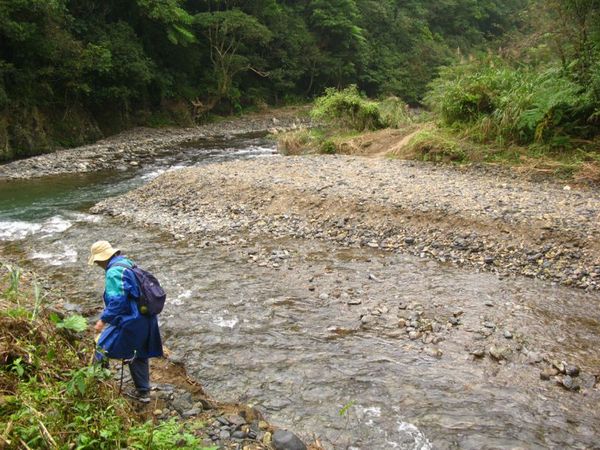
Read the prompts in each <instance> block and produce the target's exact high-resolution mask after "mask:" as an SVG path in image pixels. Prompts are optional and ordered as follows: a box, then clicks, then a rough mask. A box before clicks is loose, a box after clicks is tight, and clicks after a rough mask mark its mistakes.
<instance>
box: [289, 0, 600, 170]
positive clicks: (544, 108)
mask: <svg viewBox="0 0 600 450" xmlns="http://www.w3.org/2000/svg"><path fill="white" fill-rule="evenodd" d="M459 3H460V4H462V3H463V2H457V5H458V4H459ZM464 3H467V2H464ZM462 6H464V5H462ZM513 6H515V7H516V5H513ZM432 8H433V7H432ZM375 10H376V8H375ZM520 17H521V20H522V21H523V24H524V26H523V27H522V30H518V29H516V30H513V31H512V32H510V33H508V34H506V35H505V36H504V37H503V38H502V41H497V42H499V43H500V42H501V44H502V45H500V44H499V50H498V51H497V52H492V51H487V52H485V53H483V52H482V53H477V52H474V53H473V54H472V55H471V56H470V57H468V58H465V57H463V56H462V53H459V54H458V55H457V56H458V57H457V58H455V59H454V61H453V62H452V64H449V65H447V66H445V67H442V68H440V69H439V71H438V75H437V77H436V78H435V79H434V80H432V81H431V82H430V83H429V84H428V87H427V89H428V90H427V92H424V91H421V93H420V94H419V98H422V100H423V104H424V105H426V106H427V107H428V109H429V113H428V114H422V115H421V116H420V117H419V118H418V119H417V118H415V117H411V115H410V114H409V113H408V109H407V108H406V105H404V103H403V102H402V101H400V100H397V99H395V98H394V97H391V98H389V99H387V100H383V101H372V100H369V99H367V98H366V97H365V96H364V95H362V94H361V93H360V92H359V90H358V88H357V87H356V86H352V87H350V88H346V89H342V90H335V89H328V90H326V93H325V95H324V96H323V97H320V98H318V99H317V100H316V102H315V107H314V109H313V112H312V116H313V118H315V119H317V120H318V121H319V123H321V124H322V125H323V126H324V128H323V129H321V130H320V131H319V133H315V132H314V131H313V132H305V131H300V132H296V133H292V134H291V135H287V136H284V137H283V138H282V139H281V142H282V145H281V147H282V148H283V150H284V151H288V152H291V153H299V152H301V150H300V148H301V146H304V147H305V148H307V149H308V151H313V152H314V151H315V150H320V151H321V152H324V153H333V152H336V153H337V152H347V151H348V149H349V152H350V153H353V152H354V153H356V152H358V153H369V151H368V150H367V151H365V150H364V148H363V147H364V145H363V144H365V143H364V142H363V143H362V144H361V142H360V141H358V145H357V139H356V135H352V136H349V138H348V139H344V136H345V134H348V133H349V132H351V131H367V132H368V131H372V130H378V129H381V128H384V127H392V128H401V129H402V128H405V129H408V130H409V132H408V133H407V134H406V136H400V140H398V139H396V140H394V139H391V140H390V146H389V147H390V149H389V152H387V154H388V155H390V156H395V157H401V158H413V159H422V160H427V161H434V162H452V163H469V162H488V163H502V164H510V165H517V166H522V167H523V168H524V169H531V170H533V171H538V172H539V171H542V172H549V173H555V174H558V175H561V176H568V177H575V178H577V179H580V180H587V181H600V152H599V151H598V148H600V145H599V144H600V137H599V134H600V3H598V2H597V1H593V0H569V1H558V0H553V1H549V2H547V1H545V2H542V1H537V0H532V1H529V2H527V8H523V9H522V14H521V16H520ZM448 20H449V21H452V20H453V19H451V18H448ZM446 25H448V23H446ZM405 83H406V81H405ZM423 94H424V95H423ZM405 95H406V94H405ZM421 96H422V97H421ZM404 98H411V96H410V95H406V96H405V97H404ZM411 123H413V126H416V127H419V128H420V130H418V131H417V132H414V129H413V128H412V127H408V128H407V126H408V125H409V124H411ZM415 123H417V124H416V125H414V124H415ZM409 135H410V136H409ZM396 136H397V135H396ZM404 137H406V140H404ZM388 138H389V136H388V135H387V134H385V133H382V134H381V137H380V138H379V139H380V140H383V139H388ZM377 139H378V138H373V139H370V140H369V142H368V145H371V144H372V143H373V142H375V141H377ZM361 145H363V147H361ZM374 147H376V148H377V150H378V151H376V152H375V153H386V152H385V151H383V152H382V151H381V145H377V146H374ZM370 153H373V152H370Z"/></svg>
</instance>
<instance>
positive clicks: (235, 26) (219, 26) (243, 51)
mask: <svg viewBox="0 0 600 450" xmlns="http://www.w3.org/2000/svg"><path fill="white" fill-rule="evenodd" d="M195 23H196V25H197V26H198V28H199V29H200V30H201V31H202V33H203V34H204V36H205V37H206V39H207V43H208V47H209V52H210V60H211V62H212V65H213V73H214V76H215V81H216V90H215V92H214V96H215V99H216V100H215V99H213V101H218V100H220V99H222V98H226V99H229V100H232V101H234V102H235V101H237V100H238V98H239V92H238V91H237V89H236V87H235V86H234V81H235V76H236V75H237V74H239V73H241V72H244V71H248V70H251V71H253V72H256V73H259V74H261V75H262V72H261V71H260V69H259V68H256V67H254V65H253V60H252V53H251V51H250V45H249V44H254V45H264V44H266V43H267V42H269V40H270V39H271V32H270V31H269V29H268V28H266V27H265V26H264V25H262V24H261V23H260V22H259V21H258V20H257V19H256V18H255V17H253V16H251V15H249V14H246V13H245V12H243V11H241V10H239V9H232V10H226V11H215V12H206V13H199V14H196V16H195Z"/></svg>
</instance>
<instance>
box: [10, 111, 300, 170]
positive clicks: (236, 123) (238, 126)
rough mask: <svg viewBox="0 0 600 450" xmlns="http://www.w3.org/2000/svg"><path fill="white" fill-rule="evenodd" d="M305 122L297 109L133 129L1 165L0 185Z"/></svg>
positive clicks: (122, 165) (118, 164) (141, 159)
mask: <svg viewBox="0 0 600 450" xmlns="http://www.w3.org/2000/svg"><path fill="white" fill-rule="evenodd" d="M307 121H308V118H306V117H305V115H304V114H302V111H299V109H298V108H289V109H279V110H274V111H270V112H268V113H261V114H255V115H249V116H246V117H243V118H234V119H231V120H226V121H222V122H217V123H212V124H207V125H202V126H198V127H194V128H172V129H169V128H165V129H152V128H136V129H133V130H129V131H125V132H123V133H120V134H117V135H115V136H112V137H110V138H107V139H104V140H101V141H98V142H97V143H95V144H91V145H86V146H82V147H77V148H71V149H65V150H59V151H56V152H54V153H49V154H44V155H40V156H36V157H32V158H28V159H23V160H19V161H14V162H11V163H8V164H4V165H0V181H2V180H12V179H28V178H36V177H42V176H48V175H60V174H70V173H91V172H99V171H125V170H129V169H132V168H137V167H139V166H143V165H144V164H145V163H149V162H152V161H153V159H154V158H156V157H157V156H163V155H168V154H169V153H170V152H171V151H173V150H177V149H178V147H179V146H181V145H182V144H185V143H188V142H193V141H198V140H202V139H206V140H207V142H210V140H211V139H212V138H215V137H223V136H231V137H233V136H238V135H244V134H251V133H259V132H267V131H271V132H279V131H284V130H293V129H296V128H298V127H299V126H301V125H303V124H304V125H306V123H307Z"/></svg>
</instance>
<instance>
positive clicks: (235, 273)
mask: <svg viewBox="0 0 600 450" xmlns="http://www.w3.org/2000/svg"><path fill="white" fill-rule="evenodd" d="M153 170H154V169H153ZM142 176H143V175H142ZM130 180H131V179H130ZM128 182H130V181H126V183H128ZM136 182H137V181H136ZM136 182H133V184H135V183H136ZM99 195H100V194H99ZM88 198H89V197H88ZM49 203H51V202H49ZM74 204H77V202H74ZM73 209H75V210H78V209H81V208H78V207H76V208H73ZM49 210H51V211H49V215H48V216H47V218H45V219H44V220H43V221H41V222H39V225H40V228H39V229H37V230H34V231H30V232H29V234H28V235H27V239H22V240H18V241H13V242H12V243H10V245H8V244H7V245H6V246H5V251H10V252H11V253H12V254H21V255H26V256H27V257H28V258H29V259H30V260H31V262H30V264H31V265H32V266H33V267H34V268H35V269H36V270H38V271H40V272H42V271H43V272H44V273H49V274H50V275H51V277H52V278H53V279H54V280H55V281H57V282H59V283H60V284H61V286H62V287H63V288H64V290H65V292H66V293H67V294H69V295H68V299H69V301H71V302H75V301H76V302H78V303H81V304H83V305H84V306H86V307H91V306H99V305H100V294H101V290H102V276H101V272H100V271H99V270H98V269H97V268H88V267H87V265H86V259H87V254H88V251H89V250H88V249H89V245H90V243H91V242H93V241H95V240H98V239H109V240H111V241H112V242H113V243H115V245H118V246H119V247H120V248H122V249H123V250H124V251H125V253H127V254H129V255H130V256H132V257H133V258H134V259H136V260H137V261H138V262H139V263H140V264H141V265H143V266H144V267H145V268H147V269H149V270H151V271H153V272H155V273H156V274H157V275H158V277H159V278H160V279H161V281H162V282H163V283H164V285H165V288H166V290H167V292H168V303H167V306H166V308H165V311H164V312H163V314H162V315H161V326H162V330H163V334H164V337H165V342H166V345H167V346H168V347H169V348H170V350H171V353H172V357H173V358H174V359H175V360H179V361H182V362H183V363H185V365H186V366H187V368H188V370H189V371H190V373H191V374H192V375H193V376H195V377H197V378H198V379H199V380H201V381H202V383H203V384H204V385H205V387H206V389H207V391H208V392H210V393H211V394H213V395H214V396H215V397H217V398H219V399H222V400H241V401H243V402H247V403H250V404H252V405H255V406H257V407H259V408H261V409H263V410H264V411H265V412H266V413H267V415H268V416H269V417H270V418H271V419H272V420H273V421H274V422H275V423H278V424H280V425H282V426H286V427H289V428H291V429H293V430H296V431H298V432H299V433H300V434H301V435H303V436H304V437H307V438H308V437H311V436H312V433H315V434H316V435H317V436H319V437H320V439H321V441H323V442H324V443H325V444H326V445H327V446H328V447H330V448H336V449H337V448H344V449H345V448H349V449H350V448H354V449H392V448H398V449H429V448H435V449H454V448H464V449H482V448H528V449H537V448H540V449H541V448H593V447H594V445H596V444H597V442H598V436H600V412H599V411H598V408H597V405H598V401H599V400H600V396H599V394H598V391H597V390H593V389H588V390H587V391H586V393H585V395H584V394H572V393H567V392H565V391H562V390H561V389H560V388H558V387H556V386H554V385H553V384H552V382H546V383H542V382H541V381H540V380H539V368H537V367H535V366H531V365H528V364H526V363H523V362H522V361H521V360H520V359H519V358H520V356H519V355H516V356H515V358H514V359H513V360H512V361H511V362H508V363H503V364H498V363H495V362H493V361H491V360H490V359H489V358H485V359H483V360H481V361H477V360H473V358H472V357H471V356H470V355H469V349H468V348H467V347H468V346H469V345H470V344H471V343H472V342H477V341H474V337H473V336H474V335H476V333H473V332H471V331H469V330H471V329H472V330H476V329H477V327H479V326H480V324H481V321H482V320H493V321H494V322H495V323H496V324H497V325H498V333H502V331H503V327H505V326H506V327H510V329H511V330H512V332H513V333H514V334H515V336H517V337H519V342H522V345H524V346H525V347H530V348H531V349H533V350H537V351H540V352H544V353H547V354H549V355H553V354H555V353H556V354H557V355H560V354H566V355H568V356H569V358H572V359H571V360H570V361H571V362H573V363H576V364H578V365H580V366H581V367H582V370H583V371H584V372H592V371H593V368H594V367H596V369H597V367H598V355H599V353H600V350H599V349H600V333H598V327H599V324H600V317H599V313H598V308H597V306H598V300H600V298H599V296H598V293H586V292H582V291H575V290H571V289H566V288H561V287H554V286H551V285H549V284H545V283H542V282H538V281H535V280H528V279H508V280H498V279H497V278H495V277H494V276H493V275H491V274H475V273H468V272H465V271H462V270H458V269H454V268H451V267H448V266H443V265H440V264H437V263H434V262H431V261H426V260H421V259H418V258H414V257H407V256H398V255H385V254H381V253H379V252H375V251H371V250H360V249H350V250H348V249H345V250H338V249H336V248H335V247H332V246H329V245H326V244H322V243H316V242H306V241H296V240H282V241H277V242H268V243H264V242H263V243H261V242H257V243H253V244H252V245H253V246H257V247H261V248H267V250H268V252H271V250H273V251H274V252H275V253H274V254H278V255H279V254H285V252H287V254H288V255H290V257H289V258H287V259H284V260H282V261H279V262H278V267H277V268H273V267H270V266H269V265H266V266H261V265H259V264H256V263H251V262H248V261H249V258H248V253H249V250H251V249H250V248H230V247H219V246H214V247H212V246H210V247H207V248H196V247H193V246H189V245H187V243H186V242H185V241H175V240H173V239H172V238H170V237H169V236H166V235H164V234H161V233H158V232H154V231H149V230H144V229H135V230H132V229H131V228H130V226H129V227H124V226H123V225H122V224H120V223H116V222H114V221H113V220H112V219H109V218H104V219H102V220H100V221H96V220H90V219H89V216H86V215H84V213H83V212H77V214H80V215H79V216H68V214H74V213H73V212H72V211H67V212H65V211H64V210H61V211H62V212H61V213H60V214H56V209H53V208H49ZM3 214H5V213H3ZM56 216H58V217H61V218H62V219H61V220H66V221H69V226H68V227H66V226H65V222H61V221H59V220H56V219H52V218H53V217H56ZM77 217H79V218H77ZM92 217H93V216H92ZM47 220H50V222H49V223H46V221H47ZM52 227H54V228H52ZM16 228H18V227H16ZM50 229H54V230H55V231H52V232H50V231H49V230H50ZM248 245H250V244H248ZM49 264H54V265H53V266H52V269H51V270H50V271H49V270H47V268H48V265H49ZM370 274H376V277H375V280H374V279H373V277H370V276H369V275H370ZM350 299H351V300H356V301H355V302H354V304H353V305H349V300H350ZM489 300H491V301H493V303H494V304H495V305H496V306H495V307H494V308H490V307H489V306H486V305H485V304H484V303H485V302H486V301H489ZM400 305H418V308H420V309H421V310H422V311H423V314H424V315H428V316H430V317H442V318H444V317H448V316H450V315H452V313H453V312H455V311H461V313H462V316H461V318H462V319H461V320H462V322H463V325H462V326H461V327H460V328H457V329H445V328H444V329H443V330H441V331H440V336H442V337H443V338H444V340H443V341H442V342H440V343H439V345H438V347H439V349H441V351H442V355H441V356H439V355H435V354H433V353H430V352H428V349H430V348H431V346H430V345H425V344H423V343H421V342H420V341H411V340H409V339H408V338H407V337H406V335H405V334H403V333H402V332H401V330H399V329H398V316H399V314H402V313H404V311H403V310H401V309H399V306H400ZM374 308H378V310H379V311H381V313H380V314H379V315H378V316H376V317H375V319H374V321H373V322H372V323H370V324H369V325H368V326H365V324H364V323H363V322H362V321H361V317H362V316H364V315H365V314H366V313H367V310H372V309H374ZM592 373H593V372H592ZM345 407H346V408H345ZM344 410H345V411H346V412H345V414H343V415H341V414H340V412H341V411H344Z"/></svg>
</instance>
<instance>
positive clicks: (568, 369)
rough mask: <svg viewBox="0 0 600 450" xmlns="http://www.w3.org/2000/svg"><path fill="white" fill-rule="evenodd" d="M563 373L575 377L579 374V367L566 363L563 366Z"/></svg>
mask: <svg viewBox="0 0 600 450" xmlns="http://www.w3.org/2000/svg"><path fill="white" fill-rule="evenodd" d="M565 373H566V374H567V375H569V376H571V377H576V376H578V375H579V367H577V366H573V365H567V366H565Z"/></svg>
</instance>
